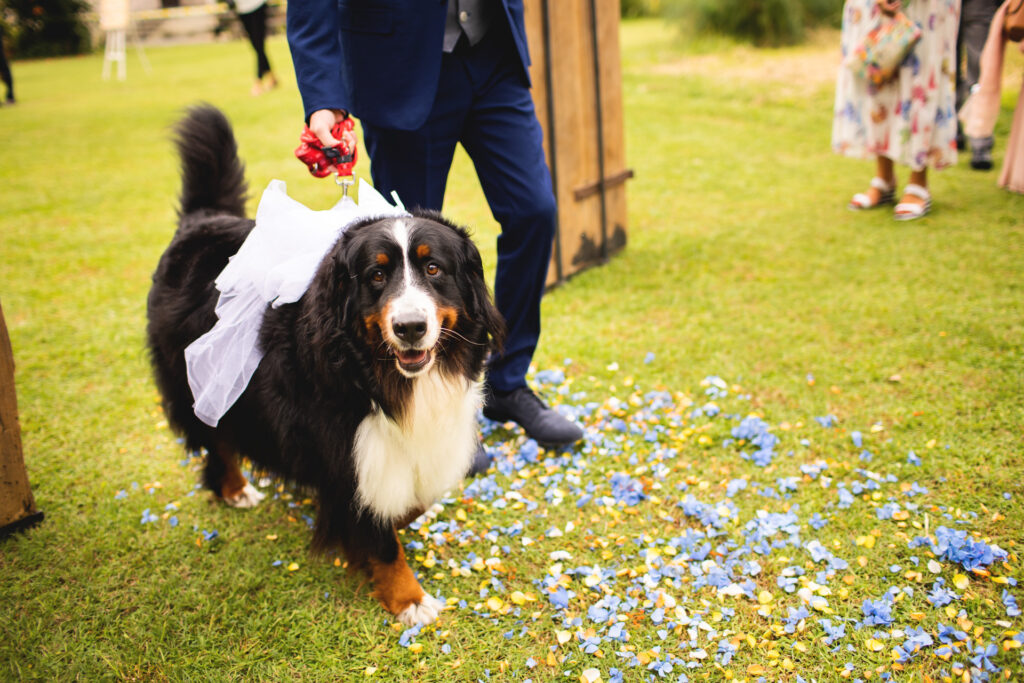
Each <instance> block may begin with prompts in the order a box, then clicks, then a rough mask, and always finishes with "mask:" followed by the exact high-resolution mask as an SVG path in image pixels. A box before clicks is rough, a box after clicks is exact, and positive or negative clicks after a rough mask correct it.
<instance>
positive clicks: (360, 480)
mask: <svg viewBox="0 0 1024 683" xmlns="http://www.w3.org/2000/svg"><path fill="white" fill-rule="evenodd" d="M480 402H481V393H480V384H479V383H478V382H468V381H467V380H466V379H465V378H462V377H450V378H444V377H442V376H441V375H440V374H439V373H438V372H437V371H436V370H431V371H430V372H428V373H427V374H426V375H424V376H422V377H419V378H417V379H416V380H415V382H414V388H413V391H412V396H411V397H410V401H409V405H408V406H406V409H405V414H404V416H403V417H402V419H401V420H400V421H399V422H398V423H395V422H393V421H391V420H389V419H388V418H387V417H385V416H384V415H383V414H381V413H380V412H373V413H371V414H370V415H368V416H367V417H366V418H365V419H364V420H363V421H362V422H361V423H360V425H359V429H358V430H357V431H356V440H355V464H356V478H357V490H356V496H357V500H358V502H359V504H360V505H361V506H363V507H365V508H367V509H369V510H370V511H371V512H373V514H374V515H376V516H377V517H379V518H381V519H386V520H395V519H398V518H401V517H404V516H406V515H408V514H409V512H410V511H412V510H414V509H426V508H427V507H429V506H430V505H432V504H433V503H434V502H436V501H437V499H438V498H440V497H441V495H443V494H444V492H445V491H447V490H448V489H450V488H452V487H453V486H455V485H456V484H458V482H459V481H460V480H461V479H462V478H463V477H464V476H465V475H466V472H467V471H468V470H469V466H470V463H471V461H472V458H473V455H474V453H475V452H476V443H477V423H476V416H477V411H478V410H479V409H480Z"/></svg>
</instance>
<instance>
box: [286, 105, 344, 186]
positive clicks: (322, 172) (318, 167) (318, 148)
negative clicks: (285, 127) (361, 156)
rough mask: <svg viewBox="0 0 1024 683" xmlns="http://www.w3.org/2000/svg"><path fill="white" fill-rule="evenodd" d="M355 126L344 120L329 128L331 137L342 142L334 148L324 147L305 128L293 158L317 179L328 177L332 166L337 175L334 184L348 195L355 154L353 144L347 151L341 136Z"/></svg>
mask: <svg viewBox="0 0 1024 683" xmlns="http://www.w3.org/2000/svg"><path fill="white" fill-rule="evenodd" d="M355 125H356V124H355V121H353V120H352V119H351V118H344V119H342V120H341V121H338V122H337V123H336V124H334V128H331V135H333V136H334V138H335V139H337V140H342V143H341V144H340V145H336V146H334V147H324V146H323V143H321V142H320V139H319V138H318V137H317V136H316V135H314V134H313V131H311V130H310V129H309V126H306V127H305V128H304V129H303V131H302V135H300V136H299V140H300V141H301V144H300V145H299V146H298V147H296V148H295V156H296V157H298V159H299V161H301V162H302V163H304V164H306V166H307V167H308V168H309V172H310V173H312V174H313V175H314V176H316V177H317V178H325V177H327V176H329V175H330V174H331V169H330V167H331V166H334V167H335V169H337V174H338V177H337V179H336V182H337V183H338V184H339V185H342V186H343V187H344V188H345V194H348V186H349V185H351V184H352V181H351V180H348V179H347V178H348V177H350V176H351V175H352V167H353V166H355V165H356V159H357V154H356V146H355V144H353V145H352V148H351V149H349V148H348V147H347V146H346V145H345V142H344V139H343V138H342V135H343V134H344V133H346V132H350V131H352V130H353V129H355Z"/></svg>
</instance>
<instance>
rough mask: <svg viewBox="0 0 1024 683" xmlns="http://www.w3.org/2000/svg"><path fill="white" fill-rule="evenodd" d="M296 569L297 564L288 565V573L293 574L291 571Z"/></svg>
mask: <svg viewBox="0 0 1024 683" xmlns="http://www.w3.org/2000/svg"><path fill="white" fill-rule="evenodd" d="M298 568H299V563H298V562H292V563H291V564H290V565H288V571H290V572H293V571H295V570H296V569H298Z"/></svg>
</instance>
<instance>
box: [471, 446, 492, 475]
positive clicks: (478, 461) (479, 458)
mask: <svg viewBox="0 0 1024 683" xmlns="http://www.w3.org/2000/svg"><path fill="white" fill-rule="evenodd" d="M490 466H491V456H489V455H487V450H486V449H485V448H484V443H483V441H480V440H477V442H476V453H475V454H474V455H473V464H472V465H470V466H469V472H467V473H466V476H467V477H475V476H476V475H478V474H483V473H484V472H486V471H487V468H488V467H490Z"/></svg>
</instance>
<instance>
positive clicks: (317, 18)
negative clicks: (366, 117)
mask: <svg viewBox="0 0 1024 683" xmlns="http://www.w3.org/2000/svg"><path fill="white" fill-rule="evenodd" d="M338 24H339V20H338V2H337V0H301V1H299V2H289V3H288V14H287V29H286V30H287V35H288V46H289V48H290V49H291V53H292V63H293V65H294V67H295V80H296V81H297V83H298V86H299V93H300V94H301V95H302V108H303V110H304V112H305V115H306V121H307V122H308V121H309V117H310V115H311V114H312V113H313V112H315V111H317V110H319V109H344V110H345V111H350V110H351V103H349V102H347V101H346V99H347V98H346V93H347V92H348V89H347V88H346V87H345V83H344V82H343V72H342V69H341V64H340V61H341V54H342V51H341V45H340V44H339V31H338Z"/></svg>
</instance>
